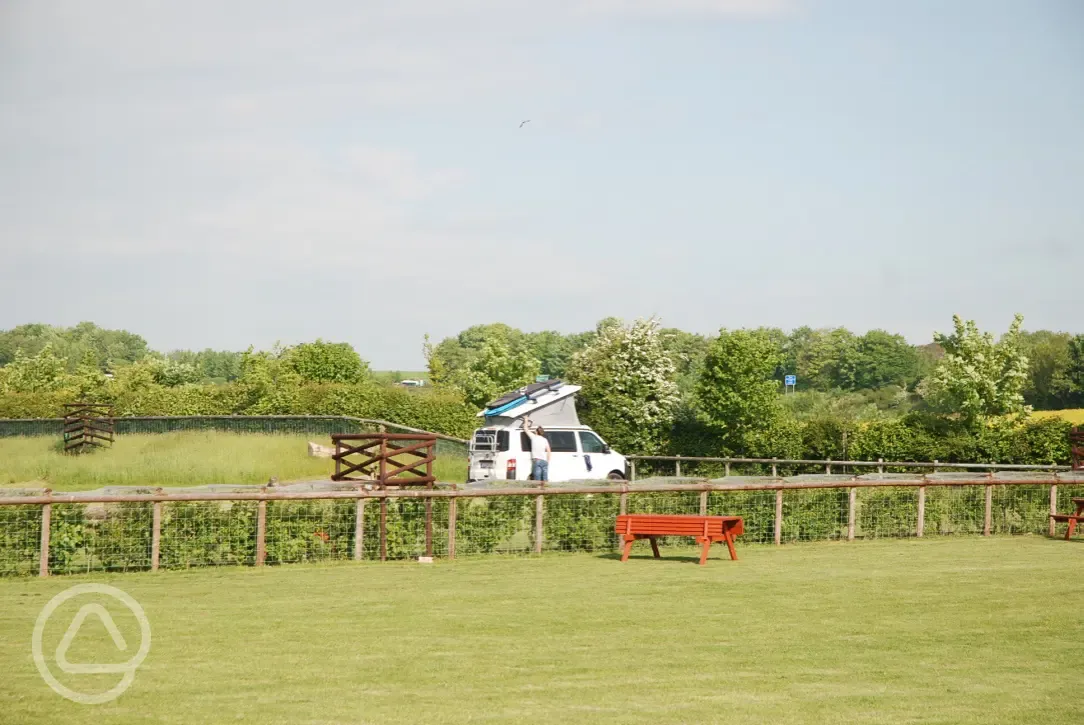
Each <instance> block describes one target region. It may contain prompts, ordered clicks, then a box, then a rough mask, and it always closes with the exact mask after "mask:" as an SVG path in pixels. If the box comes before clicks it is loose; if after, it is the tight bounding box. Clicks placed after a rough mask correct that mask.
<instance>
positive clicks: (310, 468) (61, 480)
mask: <svg viewBox="0 0 1084 725" xmlns="http://www.w3.org/2000/svg"><path fill="white" fill-rule="evenodd" d="M309 440H315V441H316V442H319V443H323V444H325V445H326V444H327V443H328V441H327V439H326V438H319V439H318V440H317V437H313V436H289V435H263V434H254V433H221V432H211V431H201V432H184V433H162V434H147V435H125V436H119V437H118V438H117V441H116V443H114V444H113V447H112V448H109V449H103V450H98V451H94V452H93V453H89V454H85V455H78V456H73V455H65V454H64V453H63V452H62V449H61V448H60V443H59V438H52V437H48V436H41V437H30V438H27V437H20V438H0V486H4V485H7V486H11V485H16V486H18V485H24V486H49V487H51V488H53V489H54V490H63V491H85V490H90V489H96V488H100V487H102V486H200V485H204V484H209V483H227V484H230V483H250V484H251V483H267V482H268V480H269V479H270V478H271V477H272V476H274V477H275V478H277V479H278V480H279V481H281V482H285V481H296V480H306V479H318V478H326V477H328V476H329V475H330V473H331V471H332V470H334V463H333V462H332V461H331V460H330V459H326V458H312V457H310V456H309V455H308V448H307V444H308V441H309ZM436 473H437V476H438V478H440V479H441V480H445V481H463V480H465V479H466V475H467V464H466V459H465V458H457V457H451V456H438V458H437V461H436Z"/></svg>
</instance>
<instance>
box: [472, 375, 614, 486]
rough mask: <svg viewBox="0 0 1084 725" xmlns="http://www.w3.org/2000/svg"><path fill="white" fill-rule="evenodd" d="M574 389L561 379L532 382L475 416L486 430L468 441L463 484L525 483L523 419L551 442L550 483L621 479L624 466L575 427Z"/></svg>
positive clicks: (527, 452)
mask: <svg viewBox="0 0 1084 725" xmlns="http://www.w3.org/2000/svg"><path fill="white" fill-rule="evenodd" d="M579 389H580V386H578V385H565V384H564V383H562V382H561V381H560V380H551V381H548V382H544V383H535V384H533V385H528V386H526V387H523V388H520V389H519V390H514V391H512V392H511V393H509V394H507V395H505V396H502V397H500V398H498V399H497V400H494V401H493V402H491V403H489V405H487V406H486V409H485V410H483V411H482V412H480V413H479V414H478V417H480V418H484V419H485V426H484V427H482V428H479V429H478V430H476V431H475V432H474V435H473V436H472V437H471V442H470V464H469V469H468V473H467V480H468V481H487V480H489V481H498V480H518V481H525V480H528V479H529V478H530V476H531V446H530V442H529V441H528V439H527V434H526V433H524V432H523V420H524V419H525V418H526V419H529V420H530V421H531V423H532V425H536V426H542V428H543V429H544V430H545V432H546V438H547V439H548V440H549V442H550V450H551V454H550V466H549V479H550V480H551V481H582V480H590V479H604V478H609V479H616V480H623V479H625V478H626V466H627V461H626V460H625V457H624V456H623V455H621V454H620V453H615V452H614V451H613V450H611V449H610V447H609V446H608V445H606V441H604V440H602V438H601V437H600V436H599V435H598V434H597V433H595V432H594V431H593V430H591V428H590V427H588V426H586V425H581V424H580V419H579V417H578V416H577V415H576V399H575V395H576V393H577V391H579Z"/></svg>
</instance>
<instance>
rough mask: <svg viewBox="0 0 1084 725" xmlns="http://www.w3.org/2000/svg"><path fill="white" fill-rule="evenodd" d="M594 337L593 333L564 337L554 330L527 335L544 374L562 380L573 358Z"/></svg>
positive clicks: (527, 339) (528, 342) (532, 351)
mask: <svg viewBox="0 0 1084 725" xmlns="http://www.w3.org/2000/svg"><path fill="white" fill-rule="evenodd" d="M594 336H595V335H594V333H592V332H581V333H577V334H573V335H562V334H561V333H559V332H555V331H553V330H546V331H544V332H528V333H526V334H525V339H526V342H527V345H528V347H529V348H530V350H531V353H532V354H533V355H534V356H535V357H536V358H538V362H539V369H540V370H541V372H542V374H543V375H549V376H550V377H552V378H560V377H562V376H564V374H565V370H566V369H567V368H568V362H569V360H571V359H572V356H573V355H574V354H575V353H576V352H577V351H579V350H582V349H583V348H584V347H585V346H586V345H587V344H588V343H589V342H590V341H591V339H593V338H594Z"/></svg>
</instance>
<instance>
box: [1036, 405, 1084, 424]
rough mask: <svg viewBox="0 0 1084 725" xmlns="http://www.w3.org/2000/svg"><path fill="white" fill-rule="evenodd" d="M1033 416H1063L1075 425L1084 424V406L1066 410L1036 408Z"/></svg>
mask: <svg viewBox="0 0 1084 725" xmlns="http://www.w3.org/2000/svg"><path fill="white" fill-rule="evenodd" d="M1031 417H1032V418H1062V419H1063V420H1067V421H1069V422H1070V423H1073V424H1074V425H1084V408H1067V409H1065V410H1036V411H1034V412H1032V414H1031Z"/></svg>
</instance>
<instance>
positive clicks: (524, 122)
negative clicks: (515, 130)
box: [519, 118, 531, 128]
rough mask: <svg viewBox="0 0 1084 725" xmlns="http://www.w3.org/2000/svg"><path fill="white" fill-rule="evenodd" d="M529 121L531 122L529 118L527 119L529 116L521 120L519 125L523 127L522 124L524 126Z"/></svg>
mask: <svg viewBox="0 0 1084 725" xmlns="http://www.w3.org/2000/svg"><path fill="white" fill-rule="evenodd" d="M530 122H531V119H529V118H528V119H527V120H526V121H521V122H520V124H519V127H520V128H523V127H524V126H526V125H527V124H528V123H530Z"/></svg>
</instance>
